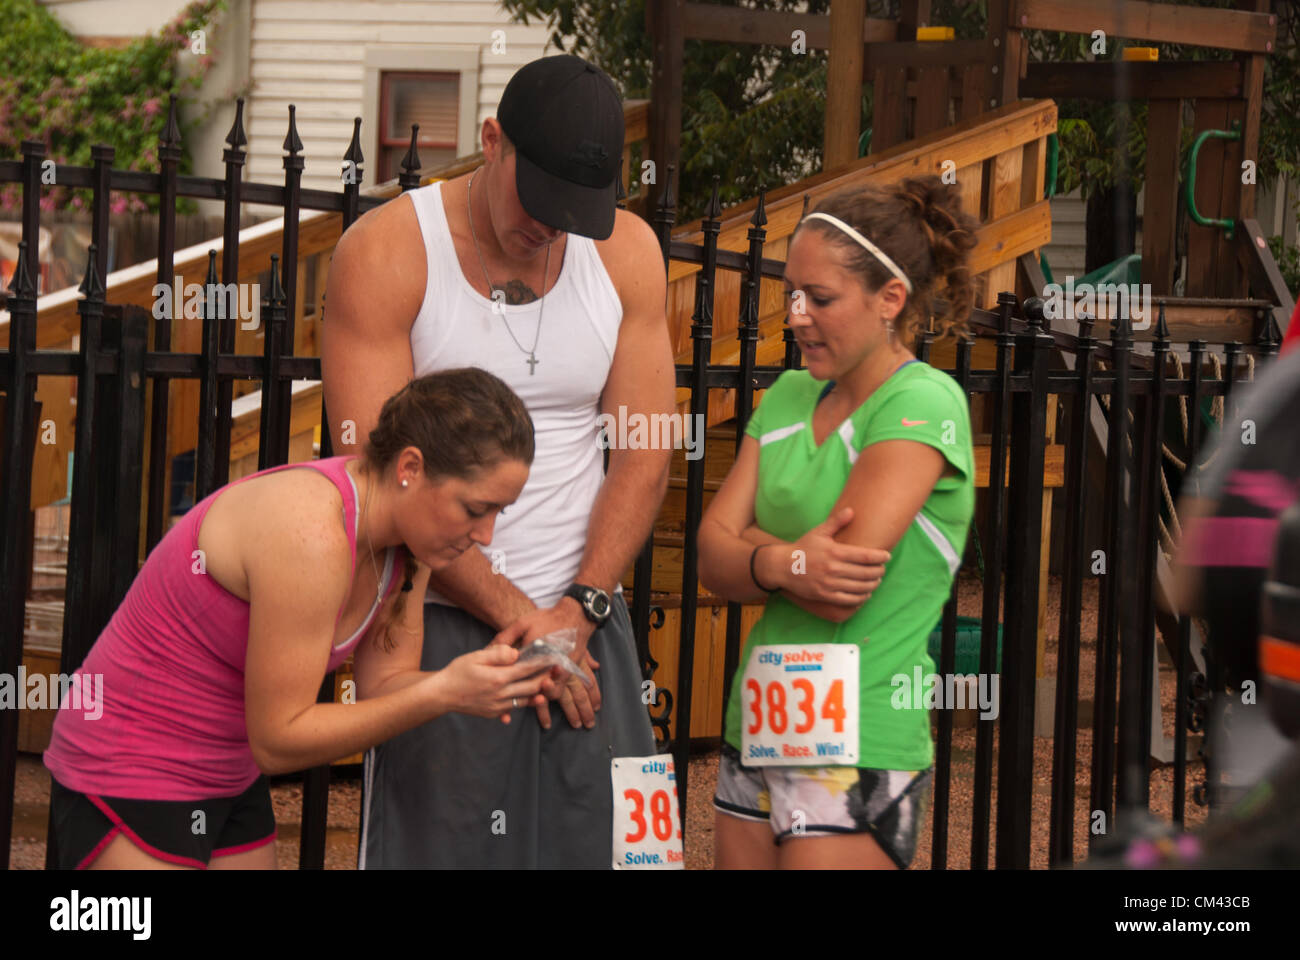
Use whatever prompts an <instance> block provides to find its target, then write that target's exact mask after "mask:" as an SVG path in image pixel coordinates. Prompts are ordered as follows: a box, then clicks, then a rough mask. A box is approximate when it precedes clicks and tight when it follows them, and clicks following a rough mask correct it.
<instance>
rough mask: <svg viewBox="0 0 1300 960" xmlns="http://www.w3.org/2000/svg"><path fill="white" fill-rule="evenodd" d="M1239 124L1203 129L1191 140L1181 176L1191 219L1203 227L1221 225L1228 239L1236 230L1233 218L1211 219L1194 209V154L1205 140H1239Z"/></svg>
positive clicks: (1198, 151)
mask: <svg viewBox="0 0 1300 960" xmlns="http://www.w3.org/2000/svg"><path fill="white" fill-rule="evenodd" d="M1239 127H1240V124H1237V123H1234V124H1233V129H1231V130H1203V131H1201V134H1200V136H1198V137H1197V138H1196V139H1195V140H1194V141H1193V142H1192V149H1191V150H1189V151H1188V152H1187V172H1186V175H1185V176H1184V177H1183V189H1184V191H1185V193H1184V197H1185V198H1186V200H1187V212H1188V213H1189V214H1190V215H1191V217H1192V219H1193V220H1194V221H1196V222H1197V223H1199V224H1200V225H1201V226H1203V227H1222V228H1223V230H1224V232H1225V233H1226V234H1227V237H1228V239H1229V240H1231V239H1232V235H1233V233H1234V232H1235V230H1236V227H1237V223H1236V221H1235V220H1230V219H1227V218H1220V219H1215V220H1211V219H1209V218H1207V217H1203V216H1201V213H1200V211H1199V210H1197V209H1196V155H1197V154H1198V153H1200V152H1201V147H1202V146H1203V145H1204V144H1205V141H1206V140H1240V139H1241V130H1240V129H1239Z"/></svg>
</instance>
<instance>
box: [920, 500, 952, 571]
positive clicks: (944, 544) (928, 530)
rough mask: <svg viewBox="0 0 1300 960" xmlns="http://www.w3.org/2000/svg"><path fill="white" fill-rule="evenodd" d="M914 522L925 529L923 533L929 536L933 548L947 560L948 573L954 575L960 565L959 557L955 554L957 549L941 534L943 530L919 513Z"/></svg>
mask: <svg viewBox="0 0 1300 960" xmlns="http://www.w3.org/2000/svg"><path fill="white" fill-rule="evenodd" d="M916 524H917V526H919V527H920V528H921V529H922V530H923V531H925V535H926V536H927V537H929V538H930V541H931V542H932V543H933V544H934V545H935V548H936V549H938V551H939V552H940V553H941V554H943V558H944V560H946V561H947V562H948V573H949V574H950V575H951V576H956V575H957V568H958V567H960V566H961V557H959V556H957V551H956V550H954V549H953V547H952V544H951V543H949V542H948V538H947V537H945V536H944V535H943V531H941V530H940V529H939V528H938V527H936V526H935V525H934V523H933V522H932V521H931V520H930V518H929V517H927V516H925V515H924V514H921V513H918V514H917V515H916Z"/></svg>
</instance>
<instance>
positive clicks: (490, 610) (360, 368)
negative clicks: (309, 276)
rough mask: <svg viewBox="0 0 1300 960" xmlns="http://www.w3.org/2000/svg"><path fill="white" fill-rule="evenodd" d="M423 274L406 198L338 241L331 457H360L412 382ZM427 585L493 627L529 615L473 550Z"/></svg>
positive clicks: (329, 331) (331, 297)
mask: <svg viewBox="0 0 1300 960" xmlns="http://www.w3.org/2000/svg"><path fill="white" fill-rule="evenodd" d="M427 276H428V269H427V264H426V261H425V250H424V241H423V238H422V236H421V234H420V227H419V222H418V221H417V220H416V217H415V209H414V208H413V207H412V205H411V202H410V200H409V199H407V198H402V197H399V198H397V199H396V200H393V201H392V202H390V203H386V204H384V205H383V206H382V207H379V208H377V209H375V210H372V211H370V212H368V213H367V214H366V215H365V216H363V217H361V218H360V219H359V220H358V221H357V222H356V223H355V224H353V225H352V227H351V228H350V229H349V230H348V231H347V232H346V233H345V234H344V235H343V236H342V237H341V238H340V240H339V243H338V246H337V247H336V248H335V250H334V257H333V260H332V261H331V263H330V272H329V279H328V282H327V284H326V288H325V303H326V311H325V318H326V322H325V323H323V324H322V339H321V377H322V380H323V384H324V391H325V404H326V407H327V408H328V410H329V422H330V435H331V437H332V438H333V441H334V450H335V452H336V453H338V454H340V455H343V454H353V453H355V454H359V453H361V451H362V449H363V448H364V446H365V441H366V438H367V437H368V436H369V435H370V431H371V430H373V429H374V427H375V424H376V423H377V422H378V420H379V411H380V408H382V407H383V404H384V401H385V400H387V399H388V398H389V397H390V396H392V395H393V394H394V393H396V392H397V391H398V390H400V389H401V388H402V387H403V386H405V385H406V383H407V382H408V381H409V380H410V379H411V378H412V377H413V376H414V367H415V365H414V361H413V359H412V355H411V326H412V325H413V324H414V322H415V317H416V314H418V313H419V311H420V305H421V304H422V303H423V301H424V290H425V284H426V282H427ZM349 441H350V442H349ZM430 584H431V585H432V586H433V587H434V588H436V589H437V590H439V591H440V592H441V593H443V594H444V595H445V596H446V597H447V598H448V599H450V600H451V601H452V602H454V603H456V604H458V605H459V606H461V607H462V608H464V609H465V610H466V611H468V612H469V613H472V614H473V615H474V616H476V617H478V618H479V619H480V620H483V621H484V622H486V623H489V624H492V625H493V626H495V627H496V628H497V629H498V630H499V629H502V628H504V627H505V626H506V625H507V624H509V623H511V622H512V621H514V620H515V619H516V618H517V617H519V616H520V615H521V614H523V613H526V612H527V611H529V610H532V609H533V603H532V601H531V600H529V599H528V597H527V596H525V595H524V593H523V592H522V591H521V590H519V588H518V587H516V586H515V585H514V584H513V583H511V582H510V581H509V580H508V579H507V578H506V577H504V576H502V575H500V574H494V573H493V572H492V566H491V564H490V563H489V562H488V560H487V558H486V557H484V556H483V554H482V552H481V551H479V550H477V549H474V550H466V551H465V553H464V554H463V555H462V556H461V557H460V558H459V559H458V560H457V561H456V562H455V563H453V564H451V565H450V566H448V567H446V568H444V569H442V570H439V571H438V572H437V573H436V574H433V575H431V576H430Z"/></svg>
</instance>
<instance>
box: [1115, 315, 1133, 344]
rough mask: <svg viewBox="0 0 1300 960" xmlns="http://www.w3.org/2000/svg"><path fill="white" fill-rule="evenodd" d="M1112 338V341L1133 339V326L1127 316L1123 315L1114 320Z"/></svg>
mask: <svg viewBox="0 0 1300 960" xmlns="http://www.w3.org/2000/svg"><path fill="white" fill-rule="evenodd" d="M1110 338H1111V340H1132V339H1133V324H1132V322H1131V321H1130V320H1129V318H1128V315H1127V314H1124V313H1121V314H1120V315H1119V316H1118V317H1116V318H1115V319H1114V320H1112V321H1111V324H1110Z"/></svg>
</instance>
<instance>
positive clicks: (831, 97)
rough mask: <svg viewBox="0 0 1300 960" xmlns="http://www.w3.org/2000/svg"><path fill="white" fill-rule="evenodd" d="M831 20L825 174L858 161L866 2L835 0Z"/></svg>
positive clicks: (863, 0) (832, 4)
mask: <svg viewBox="0 0 1300 960" xmlns="http://www.w3.org/2000/svg"><path fill="white" fill-rule="evenodd" d="M830 17H831V47H830V63H829V65H828V67H827V70H826V135H825V140H824V145H825V146H824V151H823V154H824V155H823V159H822V170H823V171H826V170H834V169H835V168H837V167H842V166H844V165H845V164H849V163H852V162H853V161H854V160H856V159H857V158H858V138H859V137H860V136H861V135H862V61H863V57H864V51H863V46H862V24H863V23H864V22H865V21H866V19H867V3H866V0H833V2H832V3H831V13H830Z"/></svg>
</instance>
